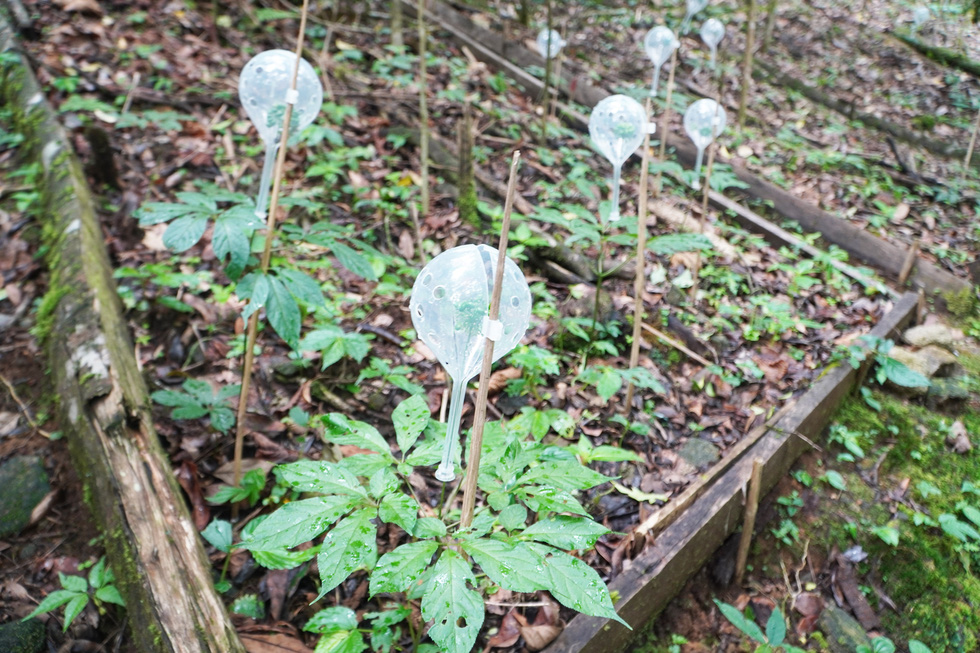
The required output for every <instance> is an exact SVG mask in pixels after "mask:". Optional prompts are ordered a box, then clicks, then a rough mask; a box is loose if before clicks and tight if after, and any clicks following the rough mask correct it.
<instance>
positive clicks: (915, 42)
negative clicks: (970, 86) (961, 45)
mask: <svg viewBox="0 0 980 653" xmlns="http://www.w3.org/2000/svg"><path fill="white" fill-rule="evenodd" d="M885 34H888V35H889V36H891V37H893V38H895V39H898V40H899V41H901V42H902V43H904V44H905V45H907V46H909V47H910V48H912V49H913V50H915V51H917V52H919V53H920V54H924V55H925V56H926V57H928V58H929V59H932V60H933V61H935V62H937V63H940V64H942V65H944V66H950V67H952V68H959V69H960V70H962V71H963V72H965V73H970V74H971V75H973V76H974V77H977V78H980V61H975V60H973V59H971V58H970V57H968V56H966V55H965V54H962V53H960V52H957V51H956V50H950V49H949V48H944V47H942V46H939V45H929V44H928V43H923V42H922V41H920V40H919V39H917V38H915V37H914V36H912V35H910V34H904V33H902V32H894V31H886V32H885Z"/></svg>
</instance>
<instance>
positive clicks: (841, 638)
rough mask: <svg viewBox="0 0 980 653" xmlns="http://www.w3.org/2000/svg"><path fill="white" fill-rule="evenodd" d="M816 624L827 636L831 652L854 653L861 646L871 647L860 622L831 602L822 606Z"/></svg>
mask: <svg viewBox="0 0 980 653" xmlns="http://www.w3.org/2000/svg"><path fill="white" fill-rule="evenodd" d="M817 626H818V627H819V628H820V631H821V632H822V633H823V634H824V637H826V638H827V646H829V647H830V650H831V652H832V653H854V651H856V650H858V648H859V647H861V646H867V647H868V648H870V647H871V640H870V639H868V634H867V633H865V632H864V629H863V628H861V624H859V623H858V622H857V620H855V619H854V617H852V616H851V615H849V614H847V613H846V612H844V611H843V610H841V609H840V608H838V607H837V606H835V605H833V604H828V605H825V606H824V609H823V612H821V613H820V618H819V619H818V620H817Z"/></svg>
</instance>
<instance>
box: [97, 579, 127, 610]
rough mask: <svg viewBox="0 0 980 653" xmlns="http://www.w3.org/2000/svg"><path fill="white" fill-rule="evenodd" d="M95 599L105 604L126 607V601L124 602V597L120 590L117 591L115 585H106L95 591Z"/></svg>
mask: <svg viewBox="0 0 980 653" xmlns="http://www.w3.org/2000/svg"><path fill="white" fill-rule="evenodd" d="M95 598H97V599H98V600H100V601H102V602H103V603H114V604H116V605H119V606H122V607H124V608H125V607H126V601H124V600H123V597H122V595H120V594H119V590H118V589H116V586H115V585H106V586H105V587H100V588H99V589H97V590H95Z"/></svg>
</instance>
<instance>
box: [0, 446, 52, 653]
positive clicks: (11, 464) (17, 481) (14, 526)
mask: <svg viewBox="0 0 980 653" xmlns="http://www.w3.org/2000/svg"><path fill="white" fill-rule="evenodd" d="M0 488H3V495H4V500H3V501H0V537H6V536H7V535H13V534H16V533H19V532H20V531H22V530H23V529H24V528H25V527H26V526H27V525H28V524H29V523H30V521H31V511H32V510H34V507H35V506H37V504H39V503H41V500H42V499H43V498H44V497H45V496H46V495H47V493H48V492H50V491H51V485H50V484H49V483H48V475H47V473H46V472H45V471H44V466H43V465H42V464H41V459H40V458H38V457H37V456H17V457H15V458H11V459H10V460H8V461H7V462H5V463H3V464H2V465H0ZM0 650H4V649H2V648H0Z"/></svg>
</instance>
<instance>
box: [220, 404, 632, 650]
mask: <svg viewBox="0 0 980 653" xmlns="http://www.w3.org/2000/svg"><path fill="white" fill-rule="evenodd" d="M550 412H551V411H549V413H550ZM392 417H393V421H394V426H395V440H396V444H397V451H393V449H392V447H391V446H390V445H389V444H388V442H386V441H385V439H384V438H383V437H382V436H381V434H380V433H379V432H378V431H377V430H376V429H375V428H374V427H373V426H371V425H369V424H366V423H364V422H358V421H355V420H352V419H349V418H348V417H346V416H345V415H342V414H338V413H332V414H328V415H325V416H322V417H320V418H318V421H319V423H320V424H321V425H322V427H323V438H324V440H326V441H327V442H329V443H332V444H336V445H353V446H356V447H359V448H360V449H363V450H366V451H368V452H370V453H359V454H355V455H352V456H348V457H346V458H343V459H341V460H339V461H337V462H327V461H312V460H307V461H300V462H296V463H291V464H286V465H280V466H279V467H277V468H276V469H275V472H274V473H275V474H276V476H277V478H278V480H279V483H280V484H282V485H284V486H285V487H288V488H290V489H291V490H293V491H294V492H296V493H299V494H300V495H301V496H302V498H299V499H298V500H295V501H292V502H289V503H286V504H285V505H283V506H282V507H280V508H279V509H277V510H276V511H275V512H273V513H271V514H270V515H268V516H265V517H262V518H257V519H255V520H253V521H252V522H250V523H249V524H248V525H247V526H246V527H245V528H244V529H243V530H242V535H241V538H242V541H241V543H240V544H239V545H238V546H239V547H241V548H244V549H248V550H249V551H251V552H252V555H253V557H254V558H255V560H256V561H257V562H258V563H259V564H260V565H263V566H266V567H270V568H279V569H282V568H291V567H295V566H298V565H299V564H301V563H303V562H305V561H307V560H310V559H312V558H313V557H314V556H315V557H316V560H317V567H318V568H319V575H320V592H319V596H318V597H317V598H318V599H319V598H321V597H323V596H324V595H325V594H326V593H327V592H329V591H331V590H332V589H334V588H335V587H337V586H338V585H339V584H340V583H341V582H343V581H344V580H345V579H347V578H348V577H349V576H350V575H351V574H354V573H355V572H358V571H360V570H365V571H366V572H367V574H368V576H369V579H370V582H369V590H370V595H371V596H372V597H379V596H380V597H384V596H389V595H397V596H399V597H402V598H404V599H405V600H408V601H420V608H421V613H422V617H423V618H424V619H426V620H427V621H430V622H432V625H431V627H430V628H429V631H428V635H429V637H430V638H431V639H432V640H433V641H434V642H435V643H436V644H437V645H438V646H439V648H440V649H441V650H443V651H448V652H449V653H468V652H469V651H470V650H472V649H473V646H474V644H475V642H476V638H477V635H478V634H479V632H480V628H481V626H482V625H483V620H484V603H483V596H482V594H481V590H483V589H489V588H492V587H494V586H499V587H502V588H505V589H508V590H511V591H513V592H522V593H523V592H537V591H540V590H547V591H548V592H550V593H551V595H552V596H553V597H555V599H557V600H558V601H560V602H561V603H562V604H564V605H566V606H568V607H570V608H572V609H574V610H577V611H579V612H582V613H585V614H589V615H592V616H599V617H607V618H610V619H616V620H617V621H620V622H621V623H624V624H625V622H622V620H621V619H620V618H619V617H618V616H617V615H616V611H615V609H614V608H613V604H612V600H611V598H610V595H609V592H608V590H607V589H606V586H605V584H604V583H603V581H602V579H601V578H600V577H599V574H598V573H596V571H595V570H593V569H592V568H591V567H589V566H588V565H587V564H585V563H584V562H582V561H581V560H580V559H578V558H576V557H574V556H572V555H570V554H569V553H566V551H577V550H584V549H590V548H592V547H593V546H594V545H595V542H596V540H598V538H599V537H600V536H602V535H603V534H605V533H608V532H609V531H608V529H606V528H605V527H604V526H602V525H600V524H597V523H596V522H594V521H593V520H592V519H591V518H590V517H589V515H588V513H587V511H586V510H585V508H584V507H583V506H582V504H581V503H580V502H579V501H578V499H576V498H575V496H574V493H575V492H577V491H579V490H584V489H588V488H591V487H594V486H596V485H599V484H600V483H604V482H606V481H608V480H610V479H609V477H607V476H604V475H602V474H599V473H598V472H595V471H593V470H591V469H589V468H587V467H585V466H584V465H583V464H582V463H581V462H580V461H579V458H578V457H577V456H576V454H575V453H574V452H572V451H569V450H568V449H565V448H562V447H558V446H553V445H549V444H545V443H544V442H543V439H544V436H545V435H546V434H547V433H548V431H549V430H550V429H551V428H552V427H554V428H563V426H562V425H564V423H565V421H567V420H558V421H557V422H555V423H554V424H552V422H554V421H555V420H556V419H557V417H558V416H555V415H550V416H549V414H548V413H542V414H541V415H538V416H537V419H531V418H525V419H515V420H513V421H512V422H511V423H510V424H508V425H507V426H504V425H502V424H501V423H500V422H491V423H488V424H487V425H486V429H485V431H484V440H483V446H482V449H483V459H482V463H481V465H480V471H479V477H478V478H479V488H480V489H481V490H482V492H483V493H484V496H485V499H486V501H485V504H484V505H483V506H482V507H480V508H478V509H477V511H476V514H475V516H474V518H473V523H472V525H471V526H470V527H469V528H465V529H464V528H461V527H460V526H459V514H460V513H459V510H458V509H452V508H446V509H445V510H443V511H442V514H441V516H440V517H433V516H420V512H421V511H422V510H421V506H420V502H419V498H418V497H417V496H416V495H415V494H414V491H413V488H412V486H411V485H410V484H409V483H408V477H409V475H410V474H412V473H413V471H414V470H415V469H416V468H417V467H426V466H431V465H435V464H438V463H439V461H440V457H441V454H442V441H443V439H444V437H445V426H444V425H443V424H439V423H437V422H435V421H434V420H431V419H430V417H429V410H428V407H427V406H426V403H425V401H424V400H423V399H422V398H421V397H412V398H410V399H407V400H405V401H403V402H402V403H401V404H400V405H399V406H398V407H397V408H396V409H395V411H394V413H393V416H392ZM457 465H458V461H457ZM429 513H430V514H431V511H429ZM379 522H383V523H385V524H389V528H392V527H397V528H399V529H401V531H403V533H404V534H403V535H402V537H401V538H400V541H401V544H400V545H399V546H397V547H396V548H394V549H393V550H391V551H388V552H387V553H384V555H381V556H380V557H379V555H378V553H379V552H378V545H377V537H378V533H377V531H378V523H379ZM529 522H530V523H529ZM324 533H325V534H324ZM389 537H390V534H389ZM311 541H312V542H313V546H311V547H308V548H306V549H296V547H298V546H300V545H304V544H306V543H307V542H311ZM332 623H333V622H331V624H332ZM344 624H346V625H345V626H344V627H338V626H337V625H336V624H333V625H330V626H329V629H327V630H324V629H320V630H318V631H317V632H324V633H327V632H329V637H330V642H335V643H336V644H337V645H338V646H342V649H338V648H335V647H334V646H333V644H332V643H331V644H330V645H329V646H328V645H327V644H325V645H324V646H325V648H324V649H323V650H324V651H334V650H362V644H363V642H362V640H361V634H360V632H359V631H358V630H357V629H356V628H355V627H354V626H355V625H356V623H355V624H351V622H350V620H349V619H347V620H345V621H344ZM325 636H326V635H325ZM317 651H321V649H320V647H318V648H317ZM321 653H322V652H321Z"/></svg>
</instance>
